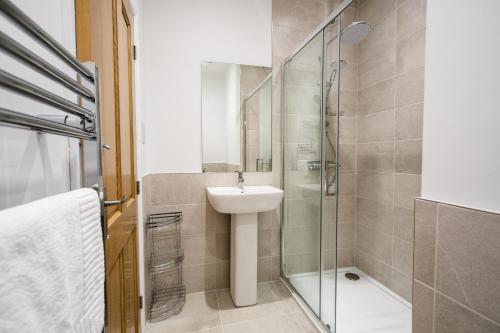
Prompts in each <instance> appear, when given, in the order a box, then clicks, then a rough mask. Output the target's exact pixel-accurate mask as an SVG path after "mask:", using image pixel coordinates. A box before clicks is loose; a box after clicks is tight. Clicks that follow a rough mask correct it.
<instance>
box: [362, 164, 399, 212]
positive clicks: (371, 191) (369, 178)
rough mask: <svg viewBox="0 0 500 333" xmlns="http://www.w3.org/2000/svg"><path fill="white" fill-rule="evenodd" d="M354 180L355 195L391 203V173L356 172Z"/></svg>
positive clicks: (392, 188)
mask: <svg viewBox="0 0 500 333" xmlns="http://www.w3.org/2000/svg"><path fill="white" fill-rule="evenodd" d="M356 182H357V183H356V196H357V197H358V198H365V199H371V200H375V201H377V202H380V203H383V204H388V205H390V204H392V202H393V195H394V181H393V175H392V174H380V173H368V172H358V174H357V178H356Z"/></svg>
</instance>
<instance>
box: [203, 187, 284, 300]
mask: <svg viewBox="0 0 500 333" xmlns="http://www.w3.org/2000/svg"><path fill="white" fill-rule="evenodd" d="M207 195H208V200H209V201H210V203H211V204H212V206H213V207H214V209H215V210H216V211H218V212H220V213H226V214H231V273H230V275H231V276H230V280H231V282H230V289H231V296H232V298H233V302H234V304H235V305H236V306H248V305H253V304H256V303H257V243H258V242H257V213H259V212H265V211H269V210H273V209H275V208H277V207H278V205H279V204H280V202H281V200H282V199H283V191H282V190H280V189H278V188H275V187H272V186H244V187H243V190H242V189H241V188H239V187H207Z"/></svg>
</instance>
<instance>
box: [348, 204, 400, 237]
mask: <svg viewBox="0 0 500 333" xmlns="http://www.w3.org/2000/svg"><path fill="white" fill-rule="evenodd" d="M393 214H394V213H393V205H392V202H391V203H385V204H384V203H380V202H378V201H374V200H370V199H364V198H357V199H356V224H363V225H364V226H367V227H369V228H372V229H374V230H377V231H380V232H384V233H386V234H392V230H393V224H394V215H393Z"/></svg>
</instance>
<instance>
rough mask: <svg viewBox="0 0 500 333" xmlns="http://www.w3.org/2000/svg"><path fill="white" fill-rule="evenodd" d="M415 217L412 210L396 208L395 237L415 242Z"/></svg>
mask: <svg viewBox="0 0 500 333" xmlns="http://www.w3.org/2000/svg"><path fill="white" fill-rule="evenodd" d="M414 231H415V216H414V211H413V210H412V209H407V208H402V207H394V236H396V237H398V238H400V239H403V240H405V241H407V242H413V238H414Z"/></svg>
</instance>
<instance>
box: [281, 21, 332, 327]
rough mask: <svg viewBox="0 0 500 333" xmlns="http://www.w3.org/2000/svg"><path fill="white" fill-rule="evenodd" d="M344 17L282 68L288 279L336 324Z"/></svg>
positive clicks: (325, 320)
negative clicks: (339, 136)
mask: <svg viewBox="0 0 500 333" xmlns="http://www.w3.org/2000/svg"><path fill="white" fill-rule="evenodd" d="M340 32H341V20H340V16H337V17H335V18H333V19H332V20H331V21H330V23H328V24H327V25H326V26H325V27H324V28H322V29H321V30H319V31H318V32H317V33H316V34H315V35H314V36H313V37H312V38H311V39H310V40H309V41H308V42H307V43H306V44H305V45H304V46H303V47H301V48H300V50H298V51H297V52H296V53H294V54H293V55H292V56H291V57H289V58H288V59H287V60H286V61H285V62H284V64H283V91H282V93H283V95H282V96H283V109H282V110H283V114H282V116H283V122H282V124H283V185H284V190H285V200H284V204H283V216H284V228H283V231H282V247H283V248H282V254H283V257H282V273H283V276H284V277H285V278H286V279H287V281H288V282H289V284H290V285H291V286H292V287H293V288H295V290H296V291H297V293H298V294H299V295H300V296H301V297H302V299H303V300H304V302H305V303H306V304H307V305H308V306H309V307H310V309H311V310H312V311H313V312H314V313H315V314H316V316H318V317H319V318H320V319H322V321H323V323H324V324H325V325H326V326H327V327H329V328H332V327H334V323H335V295H336V290H335V289H336V288H335V287H336V281H335V279H336V274H335V272H336V267H337V264H336V260H337V259H336V258H337V253H336V251H337V246H336V243H337V237H336V235H337V223H336V220H337V197H338V196H337V195H336V194H337V191H338V188H339V181H338V177H337V175H338V163H337V161H338V154H337V153H338V125H339V115H338V112H337V109H338V106H339V98H338V97H339V84H338V82H339V79H340V67H341V61H340V60H341V59H340V44H339V38H338V36H339V35H340Z"/></svg>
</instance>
